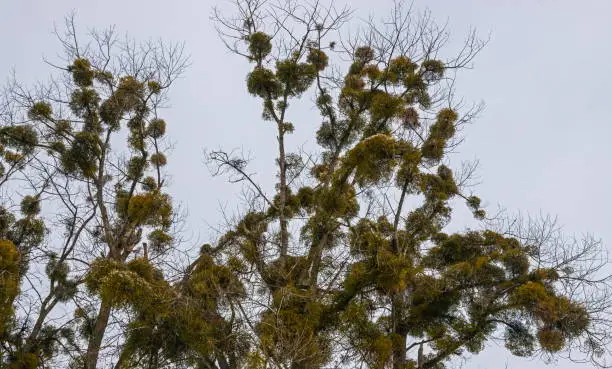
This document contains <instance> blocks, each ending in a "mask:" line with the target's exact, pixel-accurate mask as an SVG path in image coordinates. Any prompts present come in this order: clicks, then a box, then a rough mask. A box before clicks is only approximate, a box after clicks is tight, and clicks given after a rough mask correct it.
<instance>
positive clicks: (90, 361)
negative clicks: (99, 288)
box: [85, 301, 112, 369]
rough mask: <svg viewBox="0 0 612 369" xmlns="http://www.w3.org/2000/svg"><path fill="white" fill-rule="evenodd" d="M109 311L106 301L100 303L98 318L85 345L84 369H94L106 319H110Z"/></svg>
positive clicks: (109, 306)
mask: <svg viewBox="0 0 612 369" xmlns="http://www.w3.org/2000/svg"><path fill="white" fill-rule="evenodd" d="M111 310H112V306H111V304H110V303H108V302H106V301H102V302H101V304H100V310H99V311H98V317H97V318H96V323H95V325H94V329H93V332H92V333H91V337H90V338H89V343H88V345H87V357H86V360H85V369H96V364H97V363H98V355H99V353H100V346H102V339H103V338H104V332H105V331H106V326H107V325H108V318H109V317H110V313H111Z"/></svg>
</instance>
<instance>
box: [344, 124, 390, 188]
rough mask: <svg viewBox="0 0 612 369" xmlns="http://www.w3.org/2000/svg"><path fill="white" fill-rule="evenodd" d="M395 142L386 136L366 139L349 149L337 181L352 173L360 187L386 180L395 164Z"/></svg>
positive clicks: (381, 135) (379, 135)
mask: <svg viewBox="0 0 612 369" xmlns="http://www.w3.org/2000/svg"><path fill="white" fill-rule="evenodd" d="M396 155H397V151H396V141H395V140H394V139H393V138H392V137H391V136H388V135H384V134H378V135H375V136H371V137H368V138H367V139H365V140H363V141H361V142H360V143H358V144H357V145H356V146H355V147H354V148H353V149H351V150H350V151H349V152H348V153H347V154H346V156H345V157H344V159H343V168H342V169H343V170H342V171H341V172H340V173H343V174H341V175H340V177H339V178H338V179H341V178H342V177H345V176H347V175H350V174H351V173H354V177H355V181H356V182H357V183H358V184H359V185H361V186H366V185H368V184H373V183H378V182H381V181H384V180H386V179H388V178H389V177H390V176H391V173H392V171H393V169H394V166H395V164H396Z"/></svg>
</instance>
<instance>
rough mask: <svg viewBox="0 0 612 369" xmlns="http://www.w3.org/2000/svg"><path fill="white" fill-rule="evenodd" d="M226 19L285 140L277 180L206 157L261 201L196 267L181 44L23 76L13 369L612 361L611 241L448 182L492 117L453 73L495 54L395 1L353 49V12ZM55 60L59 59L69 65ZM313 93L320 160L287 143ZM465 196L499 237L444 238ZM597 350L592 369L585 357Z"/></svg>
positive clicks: (10, 302) (5, 238)
mask: <svg viewBox="0 0 612 369" xmlns="http://www.w3.org/2000/svg"><path fill="white" fill-rule="evenodd" d="M235 5H236V8H235V10H237V12H238V14H237V16H235V17H229V18H228V17H225V16H224V15H223V13H222V12H220V11H218V12H216V13H215V20H216V22H217V23H216V24H217V25H218V29H219V31H220V33H221V35H222V40H223V41H224V42H225V43H226V45H227V46H228V47H229V48H230V49H231V50H232V51H234V52H235V53H236V54H238V55H241V56H243V57H245V58H246V59H247V61H248V62H250V63H252V65H253V69H252V71H251V72H250V73H249V74H248V75H247V79H246V87H247V91H248V93H249V94H251V95H252V96H253V97H254V98H257V99H259V100H260V101H261V102H262V105H263V114H262V118H263V120H265V121H268V122H271V124H273V125H274V127H275V128H276V145H277V148H278V158H277V161H276V166H277V168H278V170H277V173H276V175H277V177H276V178H277V181H278V183H277V185H276V186H275V187H274V189H273V190H272V192H270V190H268V189H266V188H265V187H264V186H261V185H259V184H258V181H257V178H256V177H255V176H254V175H252V174H250V171H249V170H248V160H246V159H245V158H243V157H240V156H235V155H233V154H232V153H230V152H225V151H222V150H217V151H209V152H208V159H209V164H210V166H211V169H212V170H213V172H214V173H215V174H228V175H230V180H231V181H232V182H242V183H244V184H245V185H246V188H247V189H248V191H249V192H247V200H248V201H247V207H246V209H245V212H244V213H243V214H240V215H239V216H237V217H236V218H235V219H233V220H232V219H228V227H227V231H226V232H224V233H223V234H222V235H221V236H220V237H219V239H218V240H216V242H213V243H211V244H206V245H203V246H202V247H201V248H200V250H199V252H198V253H197V255H189V256H190V257H191V260H192V261H191V263H189V264H188V265H183V264H182V263H181V260H183V259H184V258H182V257H179V256H181V253H186V251H185V250H184V249H183V248H182V247H181V243H180V242H179V241H180V232H178V231H177V230H176V226H177V224H178V222H179V220H180V219H179V215H180V214H179V212H178V211H177V209H175V208H174V207H173V204H172V199H171V198H170V196H169V195H168V193H167V187H168V185H167V181H166V178H165V172H164V166H165V164H166V162H167V158H166V156H165V152H166V151H167V147H168V144H167V142H166V141H165V135H166V128H167V124H166V122H165V121H164V120H163V119H162V118H161V112H162V108H163V107H164V103H165V102H166V101H167V91H168V89H169V88H170V87H171V85H172V83H173V82H174V81H175V80H176V78H178V76H180V75H181V73H182V71H183V70H184V68H185V67H186V65H187V59H186V58H185V57H184V55H183V50H182V47H181V46H180V45H168V44H164V43H154V42H145V43H140V44H139V43H136V42H134V41H131V40H129V39H126V40H125V41H122V40H120V39H119V38H117V36H116V33H115V32H114V31H113V30H112V29H109V30H107V31H104V32H92V33H91V35H90V38H89V39H86V40H88V41H86V42H83V39H82V38H80V37H79V35H78V34H77V32H76V30H75V26H74V21H73V19H72V18H68V19H67V22H66V33H58V36H59V39H60V41H61V43H62V46H63V48H64V51H65V57H66V59H65V60H63V61H62V62H61V64H60V63H51V62H49V65H51V66H52V67H53V68H54V70H55V72H56V74H55V77H54V79H52V80H51V81H50V82H48V83H40V84H37V85H36V86H35V87H34V88H27V87H25V86H23V85H22V84H20V83H18V82H17V81H15V80H12V81H11V82H10V83H9V84H8V86H7V88H6V89H5V91H4V93H3V100H2V105H1V108H0V117H1V118H0V154H1V158H0V159H1V162H0V189H1V190H2V199H3V207H2V208H0V347H1V348H2V350H1V351H0V368H10V369H18V368H27V369H34V368H47V367H71V368H87V369H95V368H100V367H104V368H106V367H108V368H111V367H112V368H115V369H127V368H148V369H154V368H208V369H238V368H252V369H262V368H286V369H289V368H291V369H301V368H308V369H310V368H325V367H368V368H393V369H399V368H403V369H406V368H440V367H443V365H444V364H445V363H446V362H448V361H450V360H452V359H453V358H454V357H455V356H457V355H461V354H462V353H463V352H465V351H469V352H478V351H480V350H481V349H483V347H484V344H485V343H486V342H487V341H488V340H491V339H497V338H498V337H499V336H500V335H501V338H502V339H503V340H504V341H505V344H506V347H507V348H508V349H509V350H510V351H511V352H512V353H513V354H515V355H519V356H532V355H536V354H538V353H543V354H545V355H559V354H563V353H567V354H569V355H571V356H570V358H572V359H574V360H588V361H590V362H593V363H595V364H598V365H601V364H603V362H602V361H600V359H601V358H602V357H603V355H604V354H605V352H606V344H608V339H609V334H608V331H609V322H610V321H609V319H608V315H607V314H608V312H609V311H610V310H609V303H610V296H609V291H610V290H609V289H608V278H607V276H606V275H604V273H603V272H604V271H603V269H602V268H603V267H604V266H606V265H607V261H606V259H605V254H603V252H602V250H601V248H600V244H599V243H598V242H596V241H595V240H593V239H590V238H589V239H585V240H572V239H568V238H564V237H563V235H562V233H560V231H559V230H558V228H557V227H556V225H555V222H554V221H553V220H552V219H550V218H542V219H523V218H521V217H507V216H502V215H501V214H500V215H497V216H490V217H487V214H486V213H485V211H484V209H482V208H481V206H480V200H479V198H478V197H476V196H474V195H473V194H472V193H469V191H470V189H471V187H470V186H469V185H470V177H471V175H472V173H473V172H474V170H475V167H474V166H473V165H471V164H467V165H463V166H462V169H461V170H458V171H453V170H452V169H451V164H450V158H451V155H450V154H449V152H450V151H451V150H452V149H453V148H455V147H457V145H458V144H459V143H460V142H461V137H460V135H459V132H460V129H461V127H462V126H463V125H465V124H467V123H468V122H469V121H471V119H472V118H473V117H474V116H475V115H476V114H477V113H478V111H479V106H478V105H475V106H472V107H467V109H465V107H464V106H462V105H461V104H459V103H457V102H456V101H455V98H454V96H455V90H454V87H455V81H454V74H455V73H457V72H459V71H460V70H462V69H464V68H467V67H469V66H470V65H471V61H472V59H473V58H474V57H475V56H476V54H477V53H478V51H479V50H480V49H481V48H482V47H483V46H484V43H483V42H482V41H480V40H479V39H478V38H477V37H476V35H475V34H474V33H470V34H469V35H468V37H467V40H466V42H465V44H464V47H463V48H462V49H461V50H459V52H458V53H457V54H455V55H454V56H452V57H445V56H444V52H445V50H446V46H447V45H446V42H447V40H448V35H447V31H446V29H445V28H444V27H439V26H437V25H436V23H435V22H434V21H433V19H432V18H431V17H430V15H429V14H427V13H425V14H423V15H421V16H418V15H416V14H414V13H413V12H412V10H411V9H409V10H406V9H403V8H402V7H401V6H400V5H399V4H398V5H396V7H395V8H394V11H393V13H392V17H391V18H390V19H389V20H388V21H387V22H385V23H384V24H383V26H379V25H378V24H377V23H376V22H374V21H369V22H366V24H365V27H364V29H363V30H362V31H360V32H357V33H353V34H349V35H348V36H346V35H345V34H344V33H343V29H344V26H345V24H346V23H347V22H348V21H349V20H350V18H351V12H350V11H349V10H347V9H340V10H337V9H334V8H333V7H325V6H323V5H322V4H321V3H318V2H317V3H314V4H311V5H304V4H303V3H302V2H293V1H285V2H279V3H268V2H265V1H260V0H238V1H237V2H236V3H235ZM58 64H59V65H58ZM309 94H314V95H315V105H316V107H317V109H318V112H319V116H320V120H321V124H320V126H319V128H318V130H317V133H316V139H317V143H318V145H319V149H318V150H317V151H316V152H314V153H308V154H307V153H304V152H299V151H297V150H294V149H292V148H291V147H290V145H289V144H288V141H287V140H286V138H287V137H288V135H290V134H291V133H292V132H293V131H294V130H295V129H300V127H299V126H297V125H294V124H293V123H292V114H293V113H292V109H290V107H291V106H292V105H293V104H300V103H306V102H308V101H310V100H309V97H308V96H309ZM457 199H461V200H463V201H465V203H466V206H467V207H468V208H469V209H470V210H471V211H472V212H473V214H474V217H475V218H476V219H477V220H478V222H479V224H480V225H481V226H480V228H478V229H475V230H466V231H464V232H459V233H449V232H448V231H446V232H445V227H446V226H447V224H448V222H449V221H450V219H451V211H452V206H455V205H456V204H457V201H455V200H457ZM575 350H579V352H580V353H581V354H583V355H582V356H580V357H578V358H577V357H575V356H573V353H574V352H575Z"/></svg>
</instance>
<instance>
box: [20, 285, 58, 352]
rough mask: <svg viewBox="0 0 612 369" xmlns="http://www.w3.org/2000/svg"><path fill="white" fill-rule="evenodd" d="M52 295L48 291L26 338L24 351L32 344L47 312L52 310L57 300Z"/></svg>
mask: <svg viewBox="0 0 612 369" xmlns="http://www.w3.org/2000/svg"><path fill="white" fill-rule="evenodd" d="M53 297H54V296H53V294H52V293H50V294H49V295H48V296H47V298H45V300H44V301H43V303H42V305H41V307H40V312H39V313H38V318H37V319H36V323H34V327H33V328H32V331H31V332H30V335H29V336H28V338H27V339H26V344H25V347H26V351H29V350H30V348H31V347H32V346H33V345H34V342H35V341H36V339H37V338H38V334H39V333H40V330H41V329H42V326H43V324H44V322H45V320H46V319H47V315H49V312H50V311H51V310H53V308H54V307H55V305H56V304H57V301H58V300H56V299H53Z"/></svg>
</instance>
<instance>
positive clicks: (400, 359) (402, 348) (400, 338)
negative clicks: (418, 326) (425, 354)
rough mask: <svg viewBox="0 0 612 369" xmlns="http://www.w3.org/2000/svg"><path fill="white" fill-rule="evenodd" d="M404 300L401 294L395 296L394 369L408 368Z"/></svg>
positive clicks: (393, 319)
mask: <svg viewBox="0 0 612 369" xmlns="http://www.w3.org/2000/svg"><path fill="white" fill-rule="evenodd" d="M404 305H405V304H404V299H403V296H402V295H401V294H400V293H396V294H394V296H393V301H392V305H391V319H392V322H393V369H404V368H406V338H407V335H408V333H407V332H406V329H405V327H404V326H403V324H402V318H401V315H402V311H403V309H404V308H405V306H404Z"/></svg>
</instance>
